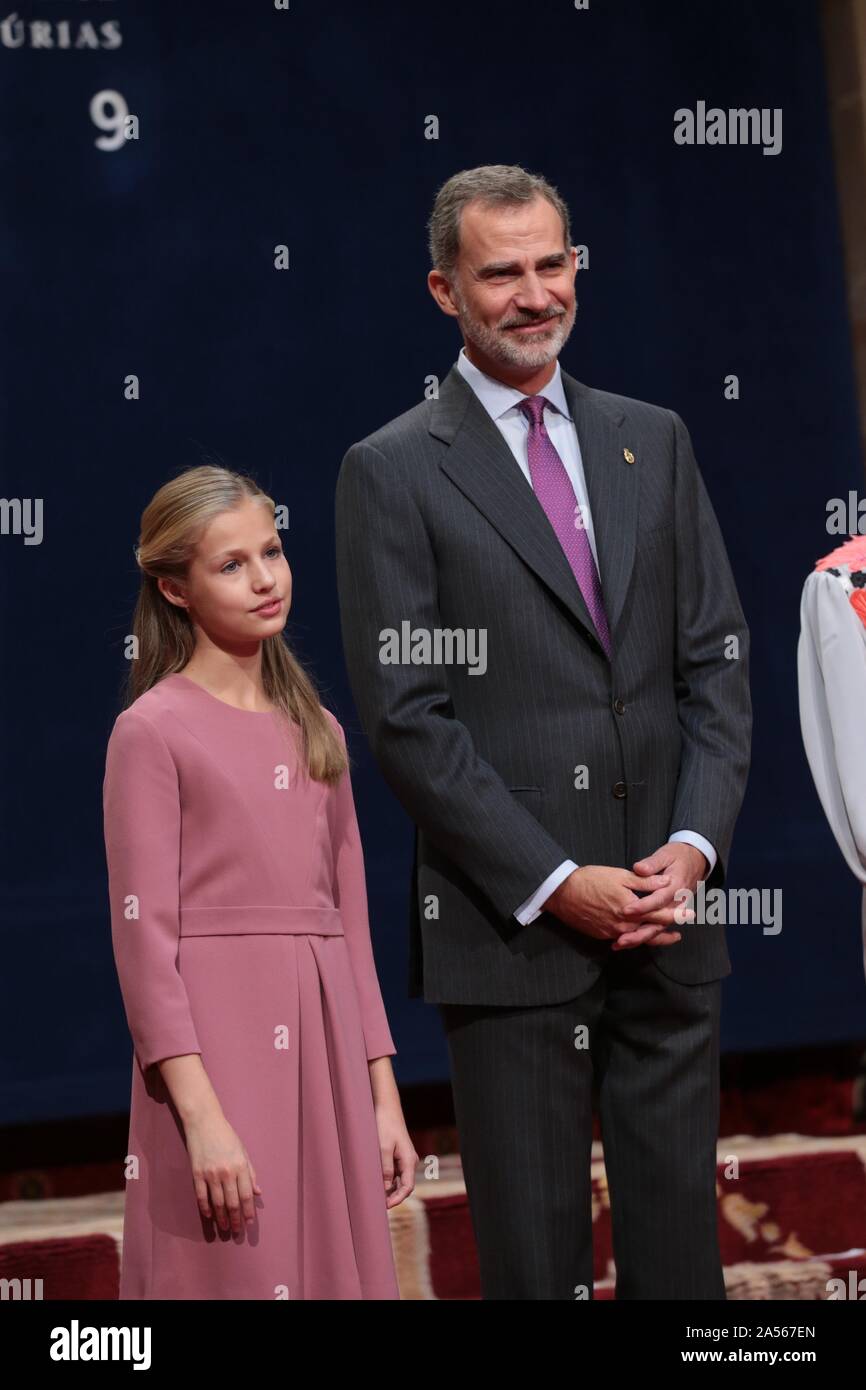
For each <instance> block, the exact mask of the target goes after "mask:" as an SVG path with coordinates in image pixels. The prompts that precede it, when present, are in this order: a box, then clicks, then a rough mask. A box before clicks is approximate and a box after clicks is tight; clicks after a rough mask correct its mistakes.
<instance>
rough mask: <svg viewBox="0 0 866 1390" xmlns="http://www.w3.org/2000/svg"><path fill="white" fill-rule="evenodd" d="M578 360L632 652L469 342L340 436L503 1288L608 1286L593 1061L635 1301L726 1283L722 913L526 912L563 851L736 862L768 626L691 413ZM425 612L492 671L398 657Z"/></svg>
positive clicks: (370, 723)
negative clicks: (589, 917)
mask: <svg viewBox="0 0 866 1390" xmlns="http://www.w3.org/2000/svg"><path fill="white" fill-rule="evenodd" d="M562 379H563V384H564V386H565V392H566V397H567V399H568V402H569V406H570V408H571V413H572V417H573V420H574V423H575V428H576V430H577V436H578V440H579V444H580V450H581V456H582V460H583V468H584V473H585V478H586V486H587V491H588V496H589V505H590V509H591V515H592V521H593V526H594V534H595V541H596V546H597V550H598V557H599V571H600V576H601V583H602V590H603V594H604V601H605V607H606V610H607V615H608V622H609V626H610V630H611V635H612V643H613V660H612V662H608V660H607V658H606V656H605V654H604V651H603V649H602V647H601V645H600V643H599V641H598V639H597V637H596V634H595V631H594V628H593V625H592V621H591V619H590V616H589V613H588V611H587V608H586V604H585V603H584V600H583V597H582V595H581V593H580V589H579V587H578V585H577V582H576V580H575V578H574V575H573V573H572V571H571V568H570V566H569V564H568V561H567V559H566V557H565V554H564V552H563V550H562V548H561V546H560V544H559V541H558V540H557V537H556V535H555V532H554V531H553V528H552V527H551V525H550V523H549V521H548V519H547V516H546V515H545V513H544V510H543V509H542V507H541V505H540V503H539V502H538V500H537V498H536V496H535V494H534V492H533V490H532V488H531V486H530V485H529V484H528V483H527V480H526V478H525V477H524V476H523V474H522V473H521V470H520V468H519V466H518V464H517V463H516V460H515V458H514V456H513V455H512V453H511V451H510V449H509V448H508V446H507V444H506V443H505V441H504V440H503V438H502V436H501V434H500V433H499V430H498V429H497V427H496V425H495V424H494V423H493V421H492V420H491V418H490V416H489V415H488V413H487V411H486V410H485V409H484V408H483V406H482V405H481V403H480V402H479V400H478V399H477V397H476V396H475V393H474V391H473V390H472V388H471V387H470V386H469V384H468V383H467V381H466V380H464V378H463V377H462V376H461V374H460V373H459V372H458V370H457V368H456V367H454V368H452V370H451V371H450V373H449V374H448V376H447V377H446V379H445V381H444V382H443V383H442V386H441V389H440V393H439V397H438V399H433V400H428V401H424V402H423V403H421V404H419V405H416V406H414V407H413V408H412V409H410V410H408V411H407V412H405V413H404V414H403V415H400V416H398V417H397V418H396V419H395V420H392V421H391V422H389V423H388V424H386V425H384V426H383V427H382V428H381V429H378V430H376V431H375V432H374V433H373V434H371V435H369V436H367V438H366V439H363V440H361V441H360V442H359V443H357V444H353V445H352V446H351V448H350V449H349V450H348V452H347V453H346V455H345V458H344V459H343V463H342V467H341V470H340V475H339V479H338V483H337V495H336V530H337V572H338V584H339V594H340V611H341V623H342V634H343V642H344V648H345V653H346V661H347V666H348V671H349V676H350V680H351V685H352V690H353V694H354V697H355V701H356V704H357V707H358V711H359V714H360V718H361V723H362V725H363V728H364V730H365V733H366V735H367V738H368V740H369V742H370V746H371V748H372V750H373V754H374V756H375V758H376V760H377V762H378V765H379V767H380V769H381V771H382V773H383V775H384V777H385V779H386V781H387V782H388V784H389V785H390V787H391V788H392V789H393V791H394V792H395V794H396V795H397V797H398V798H399V800H400V801H401V803H402V805H403V806H404V808H405V809H406V810H407V812H408V813H409V815H410V816H411V817H412V819H413V821H414V822H415V825H416V852H415V865H414V869H413V885H412V893H411V908H410V918H411V922H410V927H411V937H410V976H411V978H410V994H411V995H413V996H416V995H418V994H421V993H423V997H424V998H425V999H427V1000H430V1001H433V1002H436V1003H438V1004H439V1005H440V1009H441V1013H442V1017H443V1020H444V1023H445V1027H446V1031H447V1034H448V1042H449V1050H450V1055H451V1063H452V1084H453V1088H454V1097H455V1108H456V1113H457V1121H458V1128H459V1131H460V1141H461V1153H462V1157H463V1163H464V1170H465V1173H466V1180H467V1190H468V1194H469V1200H470V1206H471V1210H472V1217H473V1223H474V1227H475V1233H476V1238H477V1242H478V1247H479V1256H480V1262H481V1276H482V1292H483V1295H484V1297H486V1298H574V1297H579V1296H580V1289H581V1288H582V1287H583V1286H588V1287H589V1289H590V1290H591V1284H592V1254H591V1206H590V1188H589V1152H590V1143H591V1096H590V1088H591V1085H592V1084H593V1083H594V1084H595V1085H596V1086H597V1087H598V1092H599V1103H600V1107H601V1119H602V1126H603V1137H604V1146H605V1163H606V1169H607V1178H608V1186H609V1191H610V1195H611V1211H612V1220H613V1235H614V1253H615V1259H616V1265H617V1276H618V1277H617V1297H632V1298H652V1297H661V1298H678V1297H698V1298H717V1297H724V1284H723V1280H722V1276H721V1269H720V1264H719V1257H718V1248H717V1243H716V1204H715V1138H716V1129H717V1124H718V1012H719V995H720V981H721V979H722V978H723V977H724V976H726V975H727V974H729V973H730V968H731V967H730V962H729V958H728V952H727V947H726V942H725V933H724V927H723V926H721V925H712V924H699V923H695V924H693V925H684V926H681V927H677V928H676V929H677V930H679V931H681V932H682V934H683V939H682V940H681V941H680V942H678V943H676V944H675V945H672V946H666V947H662V946H656V947H652V946H649V945H642V946H639V947H637V948H635V949H632V950H629V951H623V952H618V953H611V950H610V943H609V942H603V941H599V940H596V939H594V938H590V937H588V936H586V935H584V934H583V933H581V932H580V931H577V930H575V929H574V928H572V927H570V926H567V925H566V924H565V923H563V922H561V921H559V920H558V919H557V918H555V917H554V916H553V915H552V914H551V913H549V912H542V914H541V916H540V917H538V918H537V919H536V920H535V921H533V922H531V923H530V924H529V925H528V926H523V925H521V924H520V923H519V922H518V921H517V920H516V918H515V917H514V915H513V914H514V912H515V909H516V908H517V907H518V905H519V904H522V903H523V902H524V901H525V900H526V899H527V898H528V897H529V896H530V895H531V894H532V893H533V892H534V891H535V890H536V889H537V888H538V886H539V885H540V884H541V883H542V882H543V881H544V880H545V878H546V877H547V875H548V874H550V873H551V872H552V871H553V870H554V869H555V868H556V867H557V866H558V865H560V864H561V863H562V862H563V860H565V859H574V860H575V861H576V862H577V863H578V864H608V865H616V866H619V867H621V868H629V869H630V868H631V866H632V863H633V862H634V861H635V860H637V859H640V858H642V857H644V856H645V855H648V854H650V853H652V852H653V851H654V850H656V849H658V848H659V846H660V845H662V844H663V843H664V842H665V841H666V840H667V839H668V836H669V834H671V833H672V832H674V831H676V830H680V829H689V830H692V831H695V832H698V833H699V834H700V835H702V836H704V837H705V838H706V839H707V840H709V841H710V843H711V844H712V845H713V846H714V847H715V849H716V851H717V853H718V860H717V863H716V865H715V868H714V870H713V872H712V874H711V875H710V876H709V878H708V880H707V888H713V887H717V886H720V885H722V884H723V883H724V881H725V873H726V866H727V862H728V858H729V853H730V845H731V838H732V834H733V830H734V823H735V820H736V817H737V814H738V812H739V808H740V804H741V801H742V797H743V792H744V788H745V782H746V776H747V772H748V764H749V748H750V734H751V702H750V697H749V685H748V642H749V638H748V629H747V627H746V623H745V619H744V616H743V612H742V608H741V606H740V602H739V598H738V595H737V590H736V586H735V583H734V579H733V576H732V574H731V570H730V565H729V563H728V559H727V554H726V551H725V546H724V541H723V539H722V535H721V532H720V529H719V526H718V523H717V520H716V517H715V514H714V512H713V509H712V506H711V503H710V501H709V498H708V495H707V492H706V489H705V486H704V483H703V480H702V478H701V476H700V473H699V471H698V468H697V465H696V462H695V458H694V453H693V451H692V446H691V441H690V438H689V434H688V431H687V430H686V428H685V426H684V424H683V422H682V420H681V419H680V418H679V416H678V415H676V414H675V413H674V412H672V411H669V410H666V409H662V408H660V407H658V406H654V405H650V404H648V403H646V402H643V401H638V400H633V399H630V398H628V397H625V396H617V395H613V394H610V393H608V392H604V391H599V390H595V389H593V388H591V387H588V386H585V385H583V384H582V383H581V382H579V381H577V380H575V379H574V378H573V377H570V376H569V375H568V374H567V373H565V372H563V374H562ZM627 452H628V453H630V454H631V455H632V456H633V458H634V462H633V463H632V462H628V461H627ZM406 622H408V623H409V624H410V626H411V629H412V630H413V631H416V630H419V629H421V630H424V631H427V632H433V631H435V630H437V629H460V630H464V631H465V630H467V629H485V630H486V633H487V669H486V672H485V674H483V675H481V674H474V675H473V674H471V670H470V668H469V667H468V666H459V665H435V664H428V665H420V664H411V663H407V664H388V663H387V662H383V661H382V660H381V659H380V649H381V647H382V634H383V632H384V630H385V629H396V631H397V632H398V633H399V632H400V631H401V630H402V624H404V623H406ZM732 638H736V644H737V645H738V655H732V644H731V639H732ZM734 650H735V651H736V647H734ZM581 766H585V767H586V768H587V770H588V786H585V787H580V786H576V785H575V783H576V775H577V774H576V770H577V769H578V768H580V767H581ZM582 1025H586V1027H587V1030H588V1039H589V1045H588V1046H587V1047H582V1046H581V1045H580V1039H581V1038H582V1036H583V1034H582V1033H581V1032H580V1029H581V1026H582ZM575 1290H578V1292H577V1293H576V1292H575Z"/></svg>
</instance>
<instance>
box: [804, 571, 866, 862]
mask: <svg viewBox="0 0 866 1390" xmlns="http://www.w3.org/2000/svg"><path fill="white" fill-rule="evenodd" d="M800 614H801V629H800V640H799V644H798V649H797V670H798V683H799V696H800V728H801V731H802V735H803V744H804V746H805V749H806V756H807V758H808V761H809V766H810V769H811V772H812V778H813V780H814V783H815V788H816V790H817V792H818V796H819V797H820V800H821V805H822V806H823V808H824V814H825V815H826V817H827V820H828V821H829V824H830V829H831V830H832V832H833V835H834V836H835V839H836V843H837V844H838V846H839V848H840V850H841V851H842V853H843V855H844V856H845V859H846V861H847V863H848V866H849V868H850V869H851V871H852V872H853V873H854V874H855V875H856V876H857V878H858V879H859V880H860V882H861V883H864V884H866V772H864V770H866V718H864V713H866V645H864V632H863V625H862V623H861V621H860V619H859V618H858V616H857V614H856V613H855V612H854V609H853V608H852V607H851V604H850V602H849V600H848V595H847V594H846V592H845V590H844V588H843V586H842V584H841V582H840V581H839V579H837V578H836V576H835V575H833V574H829V573H827V572H826V571H824V572H820V571H819V572H816V573H813V574H811V575H810V576H809V577H808V578H807V580H806V582H805V585H804V587H803V595H802V599H801V603H800Z"/></svg>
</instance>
